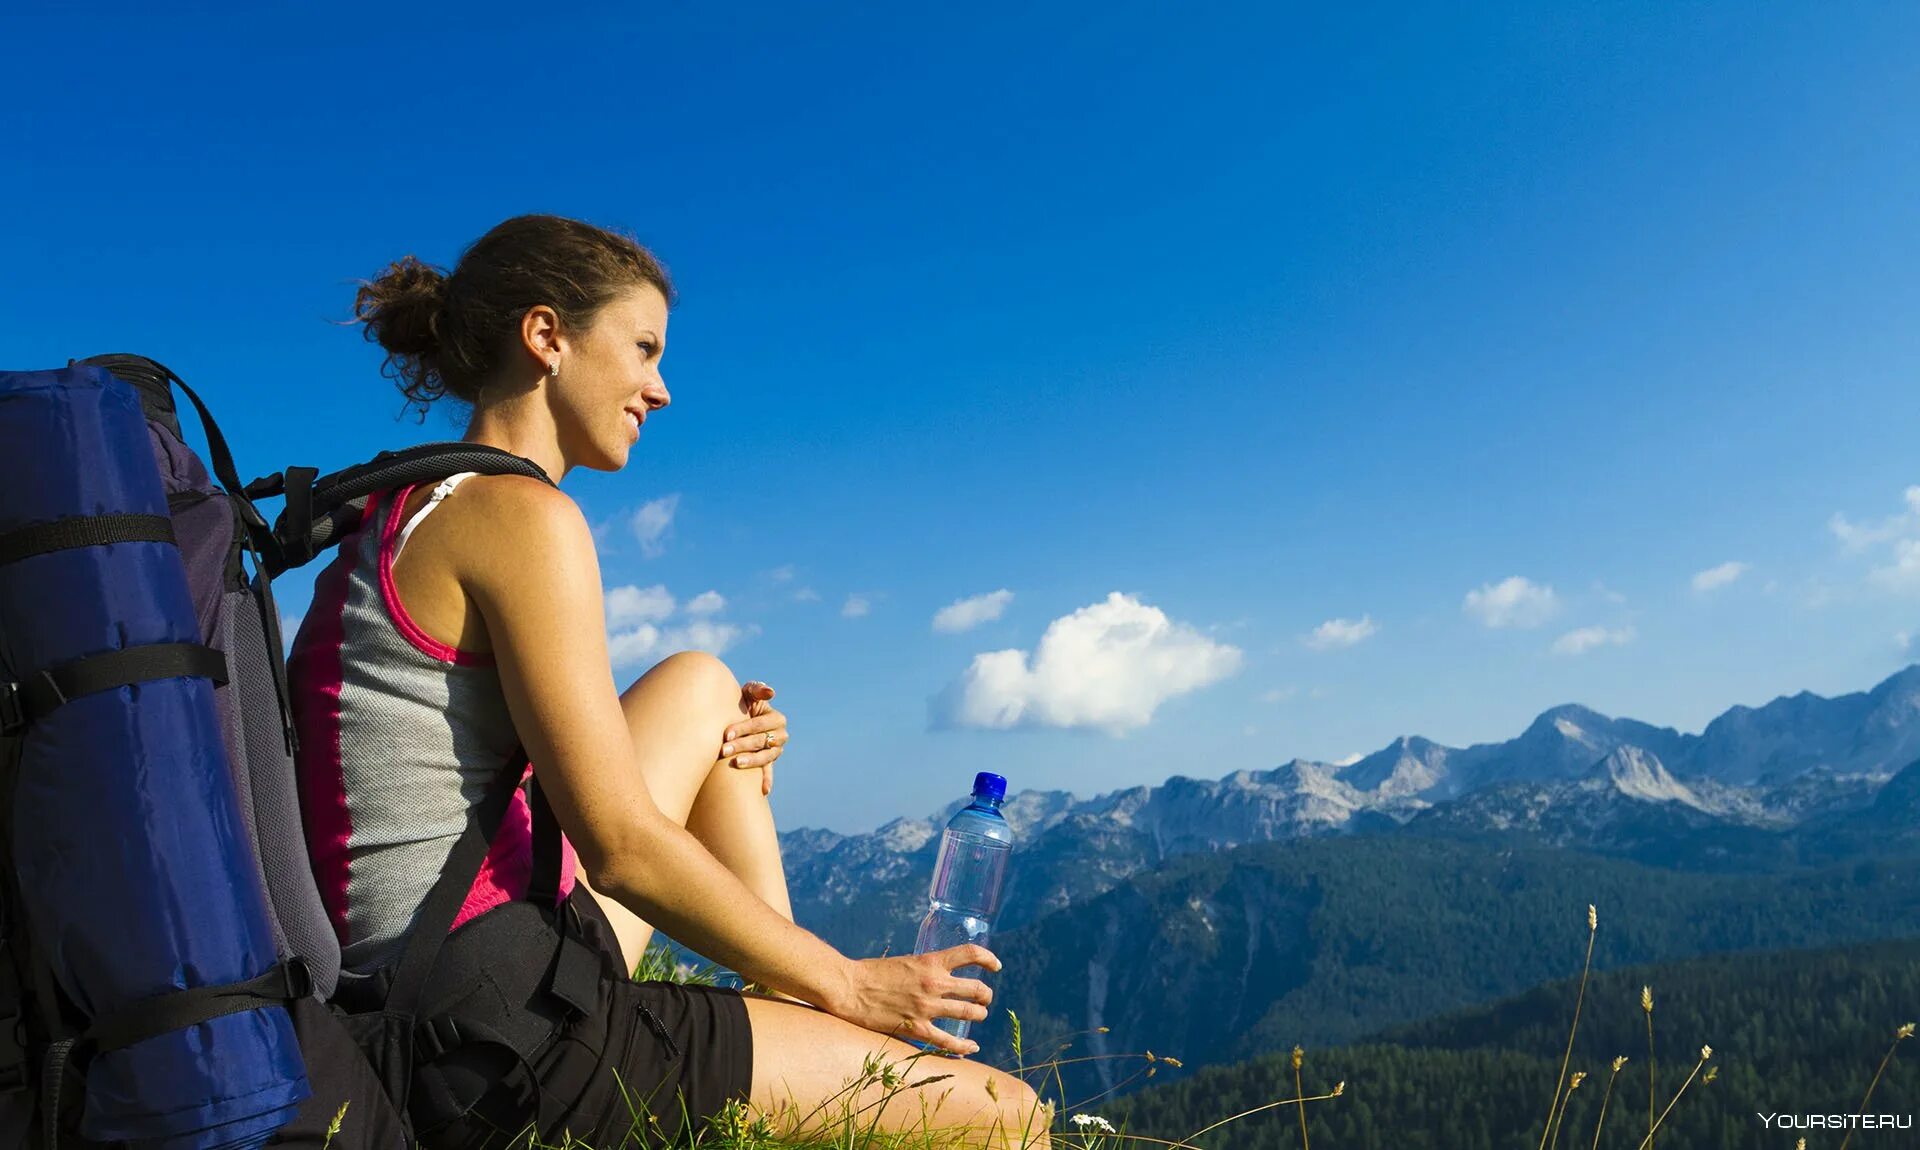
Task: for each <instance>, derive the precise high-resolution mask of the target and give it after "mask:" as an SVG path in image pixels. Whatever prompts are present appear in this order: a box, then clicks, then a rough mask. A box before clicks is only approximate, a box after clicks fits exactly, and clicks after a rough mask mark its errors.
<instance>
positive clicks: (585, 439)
mask: <svg viewBox="0 0 1920 1150" xmlns="http://www.w3.org/2000/svg"><path fill="white" fill-rule="evenodd" d="M559 348H560V356H559V361H560V374H559V375H558V376H557V377H549V380H548V388H547V394H548V403H549V405H551V407H552V408H553V414H554V422H555V424H556V426H557V427H558V428H559V431H560V448H561V450H562V452H564V453H565V455H566V457H567V458H568V459H569V460H571V461H572V462H573V463H575V464H578V465H579V466H581V467H590V468H593V469H594V470H595V471H618V470H619V469H620V468H622V467H624V466H626V462H627V453H628V452H630V451H632V450H633V445H634V444H635V443H636V442H637V441H638V440H639V438H640V425H641V424H642V423H645V422H646V418H647V415H648V414H649V413H651V412H654V411H657V410H659V409H660V408H663V407H665V406H667V404H668V403H669V402H671V399H672V397H671V396H670V395H668V394H667V384H666V380H664V379H662V378H661V377H660V357H661V355H662V354H663V353H665V351H666V349H667V300H666V297H665V296H663V295H661V294H660V289H659V288H656V287H654V286H653V285H652V284H642V285H640V286H638V287H635V288H632V289H630V290H628V291H627V292H625V293H623V294H622V295H620V296H618V297H616V298H615V299H614V301H613V302H612V303H610V304H608V305H607V306H606V307H604V308H602V309H601V310H600V314H599V315H598V316H596V317H595V318H594V321H593V324H592V325H591V326H590V327H588V328H587V330H586V331H584V332H582V333H581V334H580V336H579V337H578V338H576V339H571V340H569V339H566V338H564V337H563V338H562V339H561V340H560V343H559Z"/></svg>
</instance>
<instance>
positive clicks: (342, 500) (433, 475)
mask: <svg viewBox="0 0 1920 1150" xmlns="http://www.w3.org/2000/svg"><path fill="white" fill-rule="evenodd" d="M462 471H473V472H478V473H479V474H482V475H524V476H526V477H527V478H529V479H538V480H540V481H541V482H542V483H547V484H552V483H553V479H552V477H551V476H549V475H548V474H547V473H546V471H545V469H543V468H542V467H541V466H540V465H539V464H537V463H535V462H534V461H532V460H531V459H527V458H524V457H522V456H519V455H515V454H513V453H512V452H510V451H502V450H500V449H499V448H497V447H488V446H486V445H484V444H479V443H463V442H457V441H456V442H450V443H422V444H420V445H418V446H416V447H409V448H407V449H405V450H404V451H383V452H381V453H380V454H378V455H376V456H374V457H373V458H372V459H370V460H368V461H367V462H365V463H360V464H356V465H354V466H352V467H349V468H346V469H345V470H342V471H336V472H334V473H333V474H331V475H326V476H319V473H318V472H316V471H315V470H314V469H313V468H310V467H289V468H287V469H286V470H285V471H282V472H279V473H277V474H275V475H269V476H266V477H265V478H263V479H256V480H254V481H253V482H252V483H250V484H248V485H247V489H246V494H247V496H248V497H250V498H253V499H264V498H268V497H270V496H274V495H284V496H286V501H287V502H286V507H285V509H284V510H283V511H282V512H281V513H280V518H279V519H278V520H277V521H276V522H275V523H274V525H273V532H272V536H273V544H272V546H271V547H270V548H269V550H268V554H267V574H268V577H269V578H271V577H273V576H275V575H278V574H280V573H281V572H282V571H287V570H291V569H292V568H295V567H299V566H302V565H304V564H306V563H308V562H310V561H312V559H313V558H314V556H316V555H319V554H320V553H321V552H323V551H325V550H326V549H327V548H329V547H331V546H333V545H334V544H335V543H337V542H339V541H340V540H341V539H342V538H344V537H345V536H346V535H347V534H348V533H350V532H351V531H352V530H353V529H354V527H356V526H358V525H359V522H360V517H361V515H362V514H363V513H364V512H365V511H366V506H367V499H368V497H369V496H371V495H373V494H374V493H375V492H377V491H386V490H389V489H391V488H394V487H401V486H405V485H408V484H414V483H431V482H436V481H438V480H441V479H445V478H446V477H447V476H449V475H453V474H456V473H458V472H462ZM316 476H318V477H317V478H316Z"/></svg>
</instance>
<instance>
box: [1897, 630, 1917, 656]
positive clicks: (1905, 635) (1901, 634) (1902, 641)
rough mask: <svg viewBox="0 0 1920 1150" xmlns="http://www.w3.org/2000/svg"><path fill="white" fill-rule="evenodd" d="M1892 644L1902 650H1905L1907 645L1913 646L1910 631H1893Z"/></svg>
mask: <svg viewBox="0 0 1920 1150" xmlns="http://www.w3.org/2000/svg"><path fill="white" fill-rule="evenodd" d="M1893 645H1894V646H1896V647H1898V648H1900V649H1901V650H1902V651H1904V650H1906V649H1907V648H1908V647H1911V646H1913V634H1912V632H1909V631H1895V632H1894V633H1893Z"/></svg>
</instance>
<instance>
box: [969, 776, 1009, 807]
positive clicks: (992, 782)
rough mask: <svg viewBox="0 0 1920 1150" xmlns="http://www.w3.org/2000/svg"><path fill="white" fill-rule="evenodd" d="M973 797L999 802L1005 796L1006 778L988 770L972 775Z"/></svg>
mask: <svg viewBox="0 0 1920 1150" xmlns="http://www.w3.org/2000/svg"><path fill="white" fill-rule="evenodd" d="M973 797H974V798H976V799H992V800H993V801H994V802H996V803H997V802H1000V801H1001V800H1002V799H1005V798H1006V797H1007V780H1006V779H1004V778H1001V777H1000V776H999V775H996V774H992V773H991V772H988V771H981V772H980V773H979V774H977V775H975V776H973Z"/></svg>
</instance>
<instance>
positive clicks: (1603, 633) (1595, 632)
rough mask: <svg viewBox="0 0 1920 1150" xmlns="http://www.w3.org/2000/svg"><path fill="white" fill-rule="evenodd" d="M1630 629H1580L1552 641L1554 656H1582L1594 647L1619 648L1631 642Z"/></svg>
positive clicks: (1631, 633)
mask: <svg viewBox="0 0 1920 1150" xmlns="http://www.w3.org/2000/svg"><path fill="white" fill-rule="evenodd" d="M1633 634H1634V633H1633V628H1632V627H1613V628H1608V627H1581V628H1580V629H1579V630H1576V631H1568V632H1567V633H1566V634H1564V635H1562V636H1560V637H1559V638H1558V639H1555V640H1554V641H1553V653H1554V654H1556V655H1584V654H1586V653H1587V652H1588V651H1591V650H1593V649H1594V648H1595V647H1606V646H1619V645H1621V644H1623V643H1630V642H1632V641H1633Z"/></svg>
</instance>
